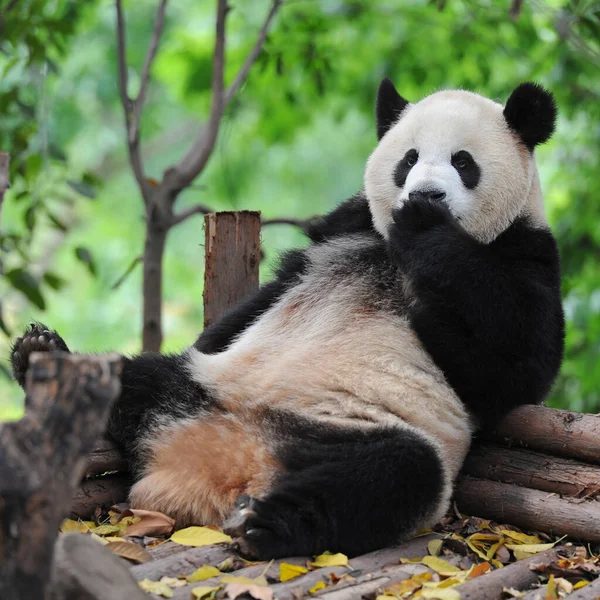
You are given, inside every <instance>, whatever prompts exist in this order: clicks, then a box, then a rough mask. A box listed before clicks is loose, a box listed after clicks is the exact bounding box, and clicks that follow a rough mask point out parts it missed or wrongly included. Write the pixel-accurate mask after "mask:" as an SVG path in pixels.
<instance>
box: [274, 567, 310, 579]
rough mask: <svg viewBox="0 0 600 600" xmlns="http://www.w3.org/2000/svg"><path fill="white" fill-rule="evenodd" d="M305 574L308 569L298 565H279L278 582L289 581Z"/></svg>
mask: <svg viewBox="0 0 600 600" xmlns="http://www.w3.org/2000/svg"><path fill="white" fill-rule="evenodd" d="M305 573H308V569H306V568H305V567H302V566H300V565H290V564H289V563H281V564H280V565H279V581H289V580H290V579H295V578H296V577H300V575H304V574H305Z"/></svg>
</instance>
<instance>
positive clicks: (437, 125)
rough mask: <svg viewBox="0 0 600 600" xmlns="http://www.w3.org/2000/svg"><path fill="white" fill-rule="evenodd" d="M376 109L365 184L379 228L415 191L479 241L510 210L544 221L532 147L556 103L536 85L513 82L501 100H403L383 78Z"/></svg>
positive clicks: (447, 95) (550, 123)
mask: <svg viewBox="0 0 600 600" xmlns="http://www.w3.org/2000/svg"><path fill="white" fill-rule="evenodd" d="M376 112H377V135H378V138H379V144H378V146H377V147H376V148H375V150H374V152H373V153H372V154H371V156H370V158H369V161H368V163H367V169H366V173H365V191H366V195H367V198H368V200H369V206H370V210H371V214H372V217H373V223H374V225H375V228H376V229H377V230H378V231H379V232H380V233H381V234H382V235H384V236H387V235H388V229H389V226H390V224H391V223H392V210H393V209H394V208H396V207H401V206H402V204H403V203H404V202H406V201H407V200H408V199H409V198H418V197H426V198H431V199H432V200H435V201H439V202H445V203H446V204H447V205H448V207H449V209H450V211H451V212H452V213H453V215H454V216H455V217H456V218H457V219H458V220H459V221H460V223H461V225H462V226H463V227H464V228H465V229H466V230H467V231H468V232H469V233H471V234H472V235H473V236H474V237H476V238H477V239H479V240H481V241H482V242H489V241H491V240H493V239H494V238H495V237H496V236H498V235H499V234H500V233H502V231H504V230H505V229H506V228H507V227H508V226H509V225H510V224H511V223H512V222H513V221H514V220H515V218H517V217H518V216H528V217H530V219H531V220H532V222H533V223H534V224H536V225H538V226H544V225H545V224H546V220H545V213H544V207H543V203H542V195H541V190H540V185H539V178H538V172H537V167H536V164H535V158H534V154H533V150H534V148H535V146H537V145H538V144H541V143H543V142H545V141H546V140H548V139H549V138H550V136H551V135H552V132H553V131H554V121H555V118H556V107H555V103H554V99H553V97H552V95H551V94H550V93H549V92H547V91H546V90H544V89H543V88H542V87H541V86H539V85H536V84H533V83H523V84H521V85H520V86H518V87H517V88H516V89H515V90H514V92H513V93H512V94H511V96H510V98H509V99H508V101H507V103H506V105H505V106H502V105H501V104H498V103H496V102H493V101H492V100H489V99H488V98H484V97H483V96H480V95H478V94H474V93H471V92H466V91H462V90H452V91H442V92H437V93H435V94H432V95H431V96H427V97H426V98H424V99H423V100H421V101H420V102H417V103H416V104H411V103H409V102H408V101H407V100H405V99H404V98H403V97H402V96H400V95H399V94H398V92H397V91H396V89H395V88H394V85H393V84H392V82H391V81H390V80H389V79H385V80H384V81H383V82H382V84H381V86H380V87H379V92H378V95H377V110H376Z"/></svg>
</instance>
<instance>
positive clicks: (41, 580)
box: [0, 352, 121, 600]
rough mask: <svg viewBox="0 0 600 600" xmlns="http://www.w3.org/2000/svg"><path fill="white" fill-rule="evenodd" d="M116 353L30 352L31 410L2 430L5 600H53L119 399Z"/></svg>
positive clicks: (0, 586) (0, 552)
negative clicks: (101, 439)
mask: <svg viewBox="0 0 600 600" xmlns="http://www.w3.org/2000/svg"><path fill="white" fill-rule="evenodd" d="M120 371H121V358H120V357H119V356H118V355H108V356H94V357H87V356H77V355H74V354H66V353H62V352H56V353H43V354H33V355H32V357H31V365H30V367H29V371H28V373H27V395H28V396H29V397H30V410H29V411H28V412H27V414H26V415H25V417H23V418H22V419H21V420H20V421H18V422H16V423H7V424H5V425H2V426H0V598H2V600H21V599H23V598H36V599H38V598H39V599H40V600H43V599H44V598H48V591H49V590H48V581H49V577H50V566H51V564H52V555H53V548H54V541H55V539H56V536H57V534H58V527H59V524H60V522H61V520H62V519H63V518H64V517H65V516H66V515H67V513H68V512H69V506H70V502H71V496H72V494H73V491H74V489H75V488H76V487H77V486H78V485H79V482H80V481H81V477H82V475H83V473H84V471H85V468H86V457H87V455H88V453H89V452H90V450H91V449H92V448H93V445H94V442H95V441H96V439H97V438H98V436H99V435H100V433H101V432H102V431H103V430H104V427H105V424H106V421H107V419H108V414H109V411H110V406H111V404H112V402H113V401H114V399H115V398H116V397H117V396H118V395H119V392H120V382H119V375H120Z"/></svg>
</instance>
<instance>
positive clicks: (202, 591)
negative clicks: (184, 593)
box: [192, 585, 221, 600]
mask: <svg viewBox="0 0 600 600" xmlns="http://www.w3.org/2000/svg"><path fill="white" fill-rule="evenodd" d="M220 589H221V586H217V587H210V586H208V585H199V586H198V587H195V588H192V598H195V599H197V600H201V599H202V598H207V597H208V596H214V593H215V592H216V591H217V590H220Z"/></svg>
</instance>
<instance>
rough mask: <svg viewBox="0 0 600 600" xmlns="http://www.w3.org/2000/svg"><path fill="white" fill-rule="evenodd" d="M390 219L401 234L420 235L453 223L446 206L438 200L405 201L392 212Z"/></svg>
mask: <svg viewBox="0 0 600 600" xmlns="http://www.w3.org/2000/svg"><path fill="white" fill-rule="evenodd" d="M392 218H393V219H394V223H395V224H396V227H397V228H399V229H400V231H401V232H406V233H407V234H410V233H415V234H416V233H421V232H424V231H428V230H429V229H432V228H434V227H438V226H443V225H446V224H448V223H452V222H453V221H454V217H453V216H452V213H451V212H450V209H449V208H448V205H447V204H446V203H445V202H443V201H439V200H427V199H418V200H407V201H406V202H405V203H404V204H403V205H402V206H401V207H400V208H395V209H394V210H393V211H392Z"/></svg>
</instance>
